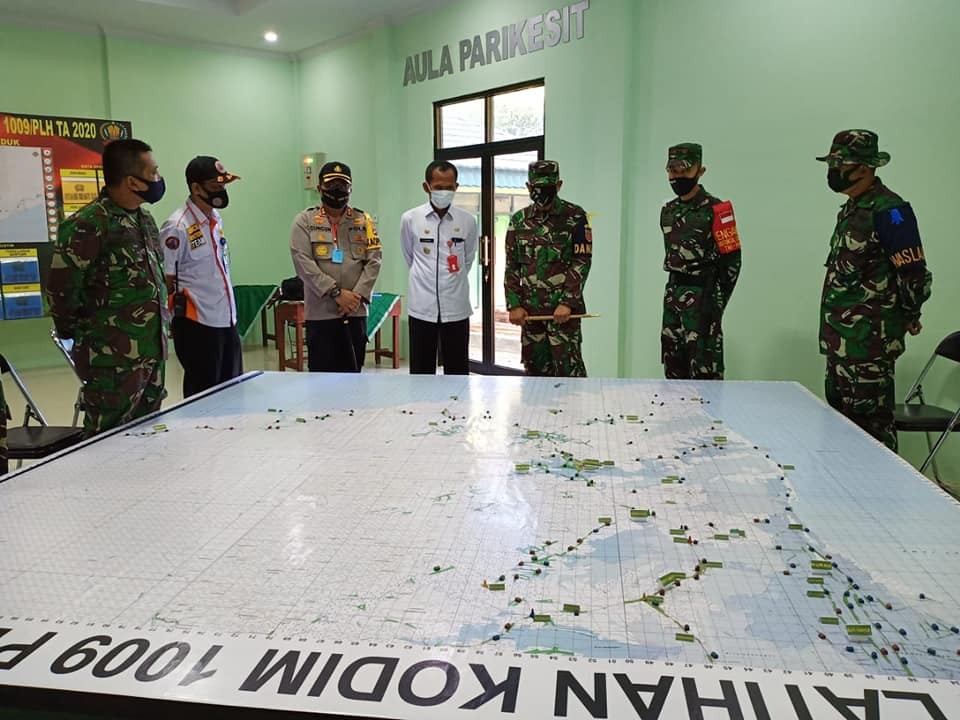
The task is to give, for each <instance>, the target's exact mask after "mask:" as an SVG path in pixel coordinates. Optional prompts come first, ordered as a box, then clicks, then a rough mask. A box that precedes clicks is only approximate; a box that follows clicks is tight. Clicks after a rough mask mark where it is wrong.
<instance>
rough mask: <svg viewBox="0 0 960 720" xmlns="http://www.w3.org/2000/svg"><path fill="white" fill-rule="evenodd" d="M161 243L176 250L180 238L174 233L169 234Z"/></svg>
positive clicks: (169, 248)
mask: <svg viewBox="0 0 960 720" xmlns="http://www.w3.org/2000/svg"><path fill="white" fill-rule="evenodd" d="M163 244H164V245H166V246H167V249H168V250H177V249H179V247H180V238H178V237H177V236H176V235H171V236H170V237H168V238H167V239H166V240H164V241H163Z"/></svg>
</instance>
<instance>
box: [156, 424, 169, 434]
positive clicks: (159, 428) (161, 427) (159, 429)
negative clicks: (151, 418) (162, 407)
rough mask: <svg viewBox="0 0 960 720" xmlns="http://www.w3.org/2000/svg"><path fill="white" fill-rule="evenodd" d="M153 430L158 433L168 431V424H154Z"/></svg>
mask: <svg viewBox="0 0 960 720" xmlns="http://www.w3.org/2000/svg"><path fill="white" fill-rule="evenodd" d="M153 431H154V432H158V433H159V432H167V426H166V425H154V426H153Z"/></svg>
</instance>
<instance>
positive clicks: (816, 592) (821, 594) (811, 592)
mask: <svg viewBox="0 0 960 720" xmlns="http://www.w3.org/2000/svg"><path fill="white" fill-rule="evenodd" d="M807 597H812V598H825V597H826V595H825V594H824V592H823V590H807Z"/></svg>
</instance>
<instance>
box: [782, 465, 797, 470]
mask: <svg viewBox="0 0 960 720" xmlns="http://www.w3.org/2000/svg"><path fill="white" fill-rule="evenodd" d="M783 469H784V470H796V468H795V467H794V466H793V465H784V466H783Z"/></svg>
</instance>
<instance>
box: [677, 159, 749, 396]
mask: <svg viewBox="0 0 960 720" xmlns="http://www.w3.org/2000/svg"><path fill="white" fill-rule="evenodd" d="M702 158H703V150H702V148H701V146H700V145H697V144H696V143H682V144H680V145H674V146H673V147H671V148H670V150H669V151H668V154H667V170H668V171H669V170H673V171H680V172H684V171H686V170H688V169H691V168H696V167H698V166H699V165H700V164H701V161H702ZM698 178H699V176H697V177H696V178H678V179H682V180H684V181H685V182H681V183H676V182H675V181H674V180H671V185H672V186H673V187H674V191H675V192H676V193H677V194H678V196H687V195H689V194H690V193H691V192H694V190H696V193H695V194H694V195H693V196H692V197H690V198H689V199H688V200H683V199H681V197H677V198H675V199H673V200H670V201H669V202H667V203H666V204H665V205H664V206H663V209H662V210H661V212H660V226H661V229H662V230H663V242H664V251H665V259H664V263H663V269H664V270H666V271H667V272H668V273H669V279H668V280H667V286H666V291H665V292H664V296H663V327H662V330H661V333H660V346H661V354H662V359H663V367H664V373H665V375H666V377H667V378H668V379H697V380H722V379H723V370H724V366H723V330H722V327H721V321H722V319H723V311H724V309H725V308H726V306H727V303H728V302H729V300H730V296H731V295H732V294H733V289H734V287H735V286H736V284H737V279H738V278H739V276H740V238H739V234H738V232H737V222H736V219H735V218H734V215H733V204H732V203H730V201H721V200H720V199H719V198H716V197H714V196H713V195H711V194H710V193H708V192H707V191H706V190H704V189H703V187H702V186H701V185H699V182H697V180H698Z"/></svg>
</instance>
